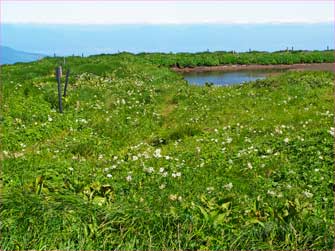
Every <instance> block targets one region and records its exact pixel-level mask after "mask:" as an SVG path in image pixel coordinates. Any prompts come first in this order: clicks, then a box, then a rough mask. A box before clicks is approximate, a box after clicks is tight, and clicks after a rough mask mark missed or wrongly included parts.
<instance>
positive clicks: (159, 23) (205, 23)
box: [0, 20, 334, 26]
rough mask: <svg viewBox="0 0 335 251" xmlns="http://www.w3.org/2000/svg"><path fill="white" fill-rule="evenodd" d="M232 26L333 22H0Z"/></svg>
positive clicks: (330, 22)
mask: <svg viewBox="0 0 335 251" xmlns="http://www.w3.org/2000/svg"><path fill="white" fill-rule="evenodd" d="M8 24H10V25H106V26H107V25H210V24H212V25H220V24H222V25H227V24H228V25H229V24H231V25H234V24H241V25H243V24H250V25H253V24H334V20H323V21H310V20H303V21H299V20H296V21H295V20H273V21H255V22H252V21H251V22H246V21H240V22H239V21H233V22H224V21H203V22H177V21H176V22H173V21H171V22H131V21H130V22H111V23H106V22H95V23H85V22H50V23H49V22H29V21H28V22H11V21H9V22H1V24H0V25H8Z"/></svg>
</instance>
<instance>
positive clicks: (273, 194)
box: [267, 190, 276, 196]
mask: <svg viewBox="0 0 335 251" xmlns="http://www.w3.org/2000/svg"><path fill="white" fill-rule="evenodd" d="M267 194H268V195H270V196H275V195H276V193H275V192H274V191H272V190H268V192H267Z"/></svg>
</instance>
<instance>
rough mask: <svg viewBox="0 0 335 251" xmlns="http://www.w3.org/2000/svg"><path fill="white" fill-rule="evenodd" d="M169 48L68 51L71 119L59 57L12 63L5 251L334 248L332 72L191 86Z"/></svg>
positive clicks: (6, 81) (7, 81) (6, 70)
mask: <svg viewBox="0 0 335 251" xmlns="http://www.w3.org/2000/svg"><path fill="white" fill-rule="evenodd" d="M301 53H302V54H299V53H297V54H299V55H300V56H299V57H302V55H305V52H301ZM318 53H319V52H315V53H314V52H311V53H306V57H308V56H311V58H314V56H315V55H317V54H318ZM277 54H278V55H286V54H287V57H288V56H289V55H291V56H293V55H294V53H287V52H280V53H277ZM277 54H276V53H273V54H269V61H271V62H272V61H273V60H276V62H278V61H277V60H278V58H281V56H278V58H277V57H276V55H277ZM161 55H163V54H143V55H137V56H134V55H131V54H127V53H123V54H119V55H101V56H93V57H89V58H79V57H69V58H67V60H66V65H65V68H66V67H70V68H71V72H72V76H71V79H70V85H69V87H68V96H67V97H66V98H65V99H64V113H63V114H60V113H58V112H57V102H56V100H55V97H57V88H56V82H55V80H54V75H53V74H54V69H55V66H56V65H57V63H59V62H58V61H61V60H60V59H59V58H47V59H44V60H42V61H38V62H34V63H29V64H15V65H12V66H3V68H2V84H3V85H2V86H3V89H2V94H3V97H2V105H1V107H2V108H1V109H2V111H1V122H2V130H1V139H2V144H1V145H2V156H1V158H2V173H1V181H2V182H1V185H2V187H1V205H0V208H1V211H0V214H1V221H2V222H1V225H0V228H1V229H0V230H1V233H2V236H1V249H2V250H15V249H21V250H22V249H34V250H42V249H43V250H45V249H49V250H51V249H59V250H65V249H66V250H67V249H76V250H110V249H122V250H135V249H138V250H149V249H155V250H172V249H183V250H186V249H194V250H198V249H219V250H223V249H250V250H251V249H264V250H274V249H280V250H283V249H302V250H304V249H306V250H307V249H315V250H321V249H324V250H326V249H331V248H332V247H333V245H334V231H333V225H334V217H333V204H334V197H333V190H332V188H333V180H334V176H333V175H334V174H333V153H334V146H333V142H334V139H333V134H334V125H333V119H334V115H333V111H334V101H333V81H334V77H333V74H332V73H327V72H288V73H284V74H282V75H279V76H273V77H271V78H268V79H265V80H258V81H255V82H251V83H247V84H244V85H235V86H228V87H216V86H211V87H210V88H209V87H201V86H190V85H188V84H187V83H186V81H184V80H183V78H182V77H181V76H180V75H178V74H177V73H174V72H172V71H170V70H169V69H168V68H165V67H157V64H160V65H171V62H172V61H170V59H171V58H172V57H173V56H174V55H165V56H164V57H166V58H164V60H163V61H162V63H157V62H156V60H157V59H158V58H159V57H160V56H161ZM215 55H216V54H213V55H211V56H210V55H209V54H208V53H203V54H196V55H193V56H192V55H186V54H185V55H184V54H177V56H178V57H180V59H183V60H185V63H181V62H180V64H181V65H186V64H187V62H190V61H189V60H190V59H192V60H194V64H195V65H197V64H199V63H200V62H204V61H201V60H208V63H209V64H211V61H210V60H209V58H215ZM217 55H221V53H218V54H217ZM222 55H226V56H227V58H228V59H227V60H230V58H231V59H233V58H234V59H236V57H237V56H236V55H232V54H231V53H222ZM245 55H247V54H245ZM251 55H255V59H252V60H251V58H250V61H249V62H256V61H257V60H259V61H257V62H260V63H262V62H265V61H262V60H263V59H264V57H263V56H264V55H265V54H264V53H263V54H261V55H263V56H258V55H259V54H258V53H256V52H253V53H252V54H251ZM321 55H324V56H325V55H326V54H322V53H321ZM226 56H224V57H221V56H218V62H219V63H226V61H224V60H225V58H226ZM228 56H229V57H228ZM240 56H241V58H243V57H244V55H240ZM315 57H316V56H315ZM322 57H323V56H322ZM199 58H201V59H199ZM243 60H244V59H243ZM264 60H265V59H264ZM294 60H295V59H294ZM313 60H314V59H312V61H313ZM327 60H328V59H327ZM150 62H152V63H150ZM241 62H242V61H241ZM172 64H173V63H172Z"/></svg>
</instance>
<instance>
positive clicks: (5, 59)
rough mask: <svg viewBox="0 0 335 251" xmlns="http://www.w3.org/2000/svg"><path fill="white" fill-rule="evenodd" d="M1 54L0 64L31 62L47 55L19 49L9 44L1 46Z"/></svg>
mask: <svg viewBox="0 0 335 251" xmlns="http://www.w3.org/2000/svg"><path fill="white" fill-rule="evenodd" d="M0 55H1V57H0V64H14V63H18V62H31V61H35V60H39V59H41V58H43V57H45V55H42V54H37V53H28V52H24V51H18V50H14V49H12V48H10V47H7V46H0Z"/></svg>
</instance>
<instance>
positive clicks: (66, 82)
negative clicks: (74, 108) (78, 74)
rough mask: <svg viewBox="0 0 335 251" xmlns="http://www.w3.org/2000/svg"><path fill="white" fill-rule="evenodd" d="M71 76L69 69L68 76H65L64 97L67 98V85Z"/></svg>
mask: <svg viewBox="0 0 335 251" xmlns="http://www.w3.org/2000/svg"><path fill="white" fill-rule="evenodd" d="M69 76H70V69H67V71H66V76H65V86H64V94H63V96H64V97H66V90H67V85H68V83H69Z"/></svg>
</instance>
